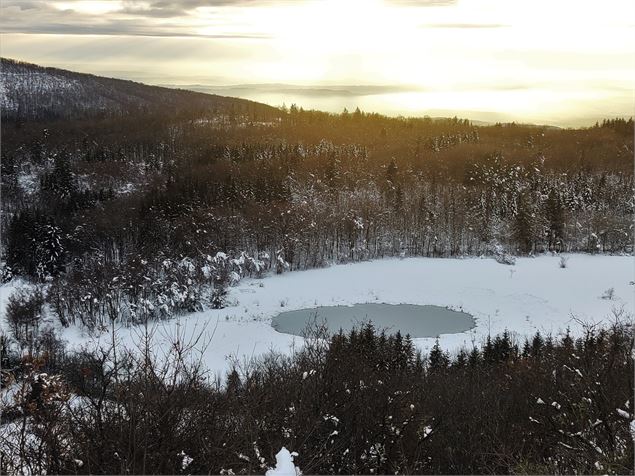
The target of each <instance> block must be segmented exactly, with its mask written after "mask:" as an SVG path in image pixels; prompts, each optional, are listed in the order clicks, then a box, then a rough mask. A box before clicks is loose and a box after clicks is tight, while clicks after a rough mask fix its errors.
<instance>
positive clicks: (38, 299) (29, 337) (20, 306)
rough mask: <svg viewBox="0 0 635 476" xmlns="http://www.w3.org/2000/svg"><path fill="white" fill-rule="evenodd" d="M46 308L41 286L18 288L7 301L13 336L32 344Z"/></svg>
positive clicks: (7, 315)
mask: <svg viewBox="0 0 635 476" xmlns="http://www.w3.org/2000/svg"><path fill="white" fill-rule="evenodd" d="M43 308H44V294H43V292H42V290H41V289H39V288H33V289H28V288H21V289H17V290H16V291H15V292H14V293H13V294H12V295H11V296H9V300H8V302H7V307H6V311H5V312H6V319H7V322H8V323H9V326H10V328H11V331H12V332H13V336H14V337H15V339H16V340H18V341H19V342H22V343H23V344H25V345H26V344H27V343H28V344H31V343H32V341H33V339H34V338H35V336H36V334H37V330H38V327H39V324H40V320H41V318H42V312H43Z"/></svg>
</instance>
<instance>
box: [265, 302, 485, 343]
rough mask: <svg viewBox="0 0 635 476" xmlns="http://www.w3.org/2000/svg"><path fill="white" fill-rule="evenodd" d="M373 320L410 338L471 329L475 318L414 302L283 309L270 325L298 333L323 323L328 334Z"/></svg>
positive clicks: (391, 331) (381, 327) (375, 324)
mask: <svg viewBox="0 0 635 476" xmlns="http://www.w3.org/2000/svg"><path fill="white" fill-rule="evenodd" d="M368 322H372V324H373V325H374V326H375V328H376V329H378V330H385V331H386V333H387V334H394V333H396V332H397V331H399V332H401V334H402V335H406V334H409V335H410V336H411V337H436V336H439V335H441V334H456V333H459V332H465V331H468V330H470V329H471V328H473V327H474V326H475V325H476V323H475V321H474V318H473V317H472V316H471V315H470V314H467V313H465V312H461V311H454V310H452V309H448V308H445V307H441V306H430V305H415V304H380V303H368V304H355V305H353V306H324V307H318V308H313V309H300V310H295V311H288V312H283V313H281V314H278V315H277V316H275V317H274V318H273V320H272V323H271V325H272V326H273V328H274V329H276V330H277V331H278V332H282V333H285V334H293V335H298V336H304V335H306V333H307V331H310V330H311V329H316V327H320V326H325V327H326V329H327V330H328V331H329V332H330V333H337V332H339V330H340V329H341V330H343V331H344V332H348V331H350V330H351V329H353V328H360V327H361V326H362V325H363V324H364V323H368Z"/></svg>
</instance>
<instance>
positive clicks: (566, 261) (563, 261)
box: [558, 256, 569, 269]
mask: <svg viewBox="0 0 635 476" xmlns="http://www.w3.org/2000/svg"><path fill="white" fill-rule="evenodd" d="M568 264H569V258H568V257H567V256H561V257H560V261H559V262H558V266H560V268H562V269H564V268H566V267H567V265H568Z"/></svg>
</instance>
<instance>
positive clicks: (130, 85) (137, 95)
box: [0, 58, 275, 120]
mask: <svg viewBox="0 0 635 476" xmlns="http://www.w3.org/2000/svg"><path fill="white" fill-rule="evenodd" d="M0 107H1V109H2V116H3V117H5V118H10V119H20V120H27V119H52V118H69V119H77V118H78V117H84V116H87V115H95V114H98V115H104V114H105V115H122V114H129V113H133V112H150V111H154V112H162V113H168V112H173V113H174V112H179V111H190V112H192V111H199V112H201V113H202V114H210V113H212V114H223V113H225V114H227V113H229V112H230V111H231V112H232V113H240V112H241V111H244V112H247V111H253V110H254V108H264V109H267V110H269V111H272V112H273V111H275V110H274V109H273V108H271V107H269V106H265V105H262V104H257V103H254V102H252V101H246V100H243V99H236V98H228V97H222V96H215V95H210V94H203V93H198V92H192V91H185V90H178V89H169V88H162V87H157V86H148V85H145V84H140V83H135V82H133V81H126V80H120V79H112V78H105V77H100V76H94V75H91V74H83V73H75V72H72V71H67V70H62V69H57V68H45V67H41V66H38V65H34V64H30V63H24V62H19V61H13V60H10V59H6V58H1V59H0Z"/></svg>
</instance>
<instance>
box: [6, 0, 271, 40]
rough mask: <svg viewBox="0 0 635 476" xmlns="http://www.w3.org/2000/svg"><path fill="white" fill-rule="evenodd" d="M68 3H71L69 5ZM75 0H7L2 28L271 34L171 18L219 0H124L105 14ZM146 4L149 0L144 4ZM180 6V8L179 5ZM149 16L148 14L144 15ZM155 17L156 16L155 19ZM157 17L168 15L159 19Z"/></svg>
mask: <svg viewBox="0 0 635 476" xmlns="http://www.w3.org/2000/svg"><path fill="white" fill-rule="evenodd" d="M242 1H243V2H248V1H249V0H242ZM67 3H71V6H70V8H69V6H68V5H66V4H67ZM72 3H73V2H65V4H64V5H65V9H64V10H60V9H59V8H56V4H55V3H54V2H46V1H41V0H33V1H30V2H19V1H16V0H5V2H3V5H2V8H1V10H0V12H1V15H0V30H1V31H2V32H4V33H31V34H60V35H118V36H148V37H196V38H236V39H268V38H270V37H271V36H270V35H269V34H265V33H262V32H257V31H253V32H251V31H247V32H245V31H232V28H231V26H229V25H228V26H227V28H226V29H219V31H218V33H216V32H210V31H205V32H204V33H199V32H198V31H197V28H196V25H195V24H184V23H183V22H180V23H177V22H170V21H169V19H170V18H175V19H176V18H178V17H181V16H184V15H186V14H187V13H186V12H187V9H190V8H196V7H197V6H201V5H210V4H212V3H216V4H221V3H227V1H223V0H219V1H216V2H213V1H212V0H182V1H179V2H177V1H174V0H172V1H165V0H157V1H154V2H151V3H150V7H149V8H142V3H140V2H138V1H137V0H124V2H123V7H122V8H120V9H118V10H115V11H111V12H108V13H102V14H99V15H97V14H91V13H86V12H81V11H77V10H74V9H73V8H72ZM145 5H147V3H146V4H145ZM177 7H179V8H177ZM145 17H147V18H145ZM152 17H154V18H157V20H154V19H153V18H152ZM158 18H161V19H164V20H166V19H167V22H166V21H159V20H158Z"/></svg>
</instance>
